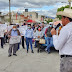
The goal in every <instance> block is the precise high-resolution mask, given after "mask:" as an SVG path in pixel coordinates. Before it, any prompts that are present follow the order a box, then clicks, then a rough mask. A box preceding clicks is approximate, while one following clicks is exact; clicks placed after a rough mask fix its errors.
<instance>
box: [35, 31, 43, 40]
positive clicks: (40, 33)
mask: <svg viewBox="0 0 72 72" xmlns="http://www.w3.org/2000/svg"><path fill="white" fill-rule="evenodd" d="M38 36H40V38H41V37H42V36H43V32H42V31H36V32H35V38H36V39H38ZM40 38H39V39H40Z"/></svg>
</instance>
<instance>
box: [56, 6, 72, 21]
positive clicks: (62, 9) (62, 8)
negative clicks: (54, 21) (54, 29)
mask: <svg viewBox="0 0 72 72" xmlns="http://www.w3.org/2000/svg"><path fill="white" fill-rule="evenodd" d="M65 8H69V5H67V6H65V7H61V8H58V9H57V12H59V11H64V9H65ZM71 9H72V7H71ZM57 18H59V19H60V20H61V16H60V15H57Z"/></svg>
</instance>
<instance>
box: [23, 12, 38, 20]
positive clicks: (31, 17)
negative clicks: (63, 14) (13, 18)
mask: <svg viewBox="0 0 72 72" xmlns="http://www.w3.org/2000/svg"><path fill="white" fill-rule="evenodd" d="M23 15H24V16H25V17H27V16H29V19H32V20H36V19H38V13H36V12H23Z"/></svg>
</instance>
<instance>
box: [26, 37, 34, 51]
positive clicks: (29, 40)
mask: <svg viewBox="0 0 72 72" xmlns="http://www.w3.org/2000/svg"><path fill="white" fill-rule="evenodd" d="M29 43H30V46H31V50H33V48H32V38H27V37H26V46H27V50H28V49H29Z"/></svg>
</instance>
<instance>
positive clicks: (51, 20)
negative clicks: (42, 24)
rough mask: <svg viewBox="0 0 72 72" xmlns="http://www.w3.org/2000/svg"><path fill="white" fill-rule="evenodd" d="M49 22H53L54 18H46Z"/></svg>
mask: <svg viewBox="0 0 72 72" xmlns="http://www.w3.org/2000/svg"><path fill="white" fill-rule="evenodd" d="M45 21H46V22H47V23H49V22H53V19H51V18H49V19H48V20H45Z"/></svg>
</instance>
